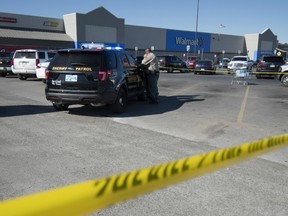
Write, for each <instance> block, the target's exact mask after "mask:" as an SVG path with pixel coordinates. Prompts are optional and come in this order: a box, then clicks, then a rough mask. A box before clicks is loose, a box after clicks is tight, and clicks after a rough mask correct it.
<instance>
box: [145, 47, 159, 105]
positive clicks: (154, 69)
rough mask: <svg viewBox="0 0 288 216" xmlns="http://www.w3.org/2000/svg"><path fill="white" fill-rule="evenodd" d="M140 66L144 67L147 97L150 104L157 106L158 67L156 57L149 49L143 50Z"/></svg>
mask: <svg viewBox="0 0 288 216" xmlns="http://www.w3.org/2000/svg"><path fill="white" fill-rule="evenodd" d="M141 64H143V65H145V66H146V68H147V70H146V77H147V82H146V83H147V86H146V90H147V97H148V101H149V103H151V104H158V95H159V92H158V79H159V65H158V59H157V56H156V55H155V54H154V53H153V52H152V50H151V49H150V48H147V49H146V50H145V54H144V56H143V60H142V62H141Z"/></svg>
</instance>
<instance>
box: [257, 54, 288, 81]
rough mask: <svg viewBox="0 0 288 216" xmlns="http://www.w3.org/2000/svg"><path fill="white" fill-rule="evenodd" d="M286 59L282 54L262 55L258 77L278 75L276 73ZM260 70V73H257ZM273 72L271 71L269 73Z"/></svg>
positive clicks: (258, 65)
mask: <svg viewBox="0 0 288 216" xmlns="http://www.w3.org/2000/svg"><path fill="white" fill-rule="evenodd" d="M284 64H285V61H284V59H283V57H282V56H275V55H264V56H262V57H261V59H260V61H259V63H258V64H257V68H256V78H257V79H259V78H261V77H272V78H274V77H276V73H277V72H278V71H279V69H280V67H281V65H284ZM257 72H259V73H257ZM269 72H271V73H269Z"/></svg>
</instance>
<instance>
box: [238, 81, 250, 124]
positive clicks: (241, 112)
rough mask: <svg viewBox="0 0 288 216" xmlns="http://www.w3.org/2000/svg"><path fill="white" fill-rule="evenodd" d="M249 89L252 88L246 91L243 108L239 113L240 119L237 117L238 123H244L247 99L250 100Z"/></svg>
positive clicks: (248, 87)
mask: <svg viewBox="0 0 288 216" xmlns="http://www.w3.org/2000/svg"><path fill="white" fill-rule="evenodd" d="M249 89H250V86H247V88H246V91H245V95H244V98H243V101H242V104H241V108H240V111H239V113H238V117H237V123H240V124H241V123H242V122H243V118H244V113H245V109H246V104H247V99H248V94H249Z"/></svg>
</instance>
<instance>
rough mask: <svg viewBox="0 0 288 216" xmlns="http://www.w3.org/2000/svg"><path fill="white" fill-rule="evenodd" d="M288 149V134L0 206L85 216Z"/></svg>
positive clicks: (30, 215) (31, 213)
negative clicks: (284, 148)
mask: <svg viewBox="0 0 288 216" xmlns="http://www.w3.org/2000/svg"><path fill="white" fill-rule="evenodd" d="M287 145H288V134H283V135H279V136H273V137H268V138H264V139H262V140H258V141H254V142H250V143H244V144H241V145H238V146H234V147H230V148H223V149H219V150H217V151H211V152H208V153H204V154H200V155H195V156H192V157H187V158H183V159H180V160H176V161H171V162H168V163H163V164H160V165H156V166H152V167H149V168H144V169H140V170H135V171H131V172H127V173H122V174H119V175H114V176H110V177H106V178H101V179H96V180H92V181H87V182H84V183H80V184H75V185H71V186H67V187H62V188H56V189H53V190H50V191H46V192H40V193H37V194H32V195H28V196H24V197H19V198H16V199H11V200H6V201H4V202H1V203H0V215H3V216H12V215H13V216H15V215H23V216H24V215H25V216H26V215H27V216H36V215H39V216H40V215H41V216H45V215H49V216H51V215H61V216H62V215H83V214H88V213H92V212H95V211H99V210H101V209H103V208H105V207H108V206H110V205H112V204H115V203H119V202H122V201H125V200H127V199H131V198H134V197H136V196H139V195H142V194H145V193H148V192H151V191H154V190H158V189H160V188H163V187H166V186H169V185H173V184H175V183H178V182H181V181H184V180H188V179H191V178H194V177H197V176H201V175H203V174H206V173H209V172H212V171H215V170H218V169H221V168H224V167H227V166H231V165H233V164H235V163H238V162H241V161H245V160H247V159H251V158H253V157H255V156H258V155H261V154H264V153H267V152H271V151H273V150H276V149H279V148H281V147H285V146H287Z"/></svg>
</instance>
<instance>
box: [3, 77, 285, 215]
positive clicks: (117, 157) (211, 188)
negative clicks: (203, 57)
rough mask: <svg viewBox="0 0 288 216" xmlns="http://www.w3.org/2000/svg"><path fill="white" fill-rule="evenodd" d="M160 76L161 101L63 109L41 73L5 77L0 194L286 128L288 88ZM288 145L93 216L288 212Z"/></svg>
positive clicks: (140, 165)
mask: <svg viewBox="0 0 288 216" xmlns="http://www.w3.org/2000/svg"><path fill="white" fill-rule="evenodd" d="M232 78H233V75H228V74H227V73H224V72H223V73H219V72H218V73H216V75H194V74H192V73H177V72H176V73H169V74H168V73H165V72H163V73H161V74H160V79H159V92H160V100H159V101H160V102H159V104H158V105H155V104H148V103H146V102H140V101H137V100H132V101H129V103H128V107H127V111H126V112H125V113H124V114H121V115H116V114H113V113H111V111H110V110H109V109H107V107H106V106H98V107H91V106H71V107H69V110H68V111H62V112H56V111H55V110H54V109H53V107H52V105H51V103H50V102H49V101H47V100H46V99H45V92H44V89H45V84H44V83H42V82H41V81H39V80H36V79H28V80H26V81H20V80H19V79H17V78H15V77H13V76H10V77H6V78H0V123H1V124H0V128H1V130H0V131H1V136H0V172H1V176H0V200H6V199H9V198H15V197H19V196H22V195H27V194H31V193H37V192H40V191H43V190H47V189H51V188H56V187H61V186H65V185H68V184H74V183H79V182H83V181H87V180H91V179H96V178H100V177H105V176H110V175H113V174H118V173H121V172H127V171H130V170H135V169H140V168H144V167H148V166H152V165H155V164H159V163H164V162H168V161H171V160H177V159H180V158H183V157H188V156H191V155H196V154H200V153H205V152H208V151H211V150H216V149H219V148H224V147H230V146H233V145H238V144H241V143H244V142H250V141H254V140H257V139H261V138H264V137H267V136H272V135H279V134H284V133H288V127H287V126H288V124H287V116H288V109H287V108H288V89H287V88H285V87H283V86H281V85H280V82H279V81H278V80H276V79H275V80H274V79H256V78H255V77H254V76H252V77H251V78H250V79H249V80H248V83H249V85H247V86H243V85H238V84H234V85H231V80H232ZM287 155H288V149H287V148H285V149H282V150H279V151H275V152H273V153H269V154H266V155H263V156H259V157H257V158H256V159H253V160H250V161H247V162H244V163H240V164H237V165H234V166H231V167H229V168H227V169H222V170H219V171H216V172H213V173H210V174H208V175H205V176H202V177H198V178H196V179H192V180H189V181H186V182H184V183H181V184H178V185H175V186H172V187H169V188H166V189H162V190H159V191H156V192H154V193H151V194H148V195H145V196H142V197H139V198H136V199H133V200H130V201H127V202H124V203H121V204H117V205H115V206H112V207H110V208H107V209H104V210H102V211H100V212H98V213H95V215H123V216H124V215H125V216H126V215H165V216H166V215H281V216H282V215H283V216H284V215H287V214H288V207H287V206H288V202H287V200H288V184H287V177H288V156H287Z"/></svg>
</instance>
